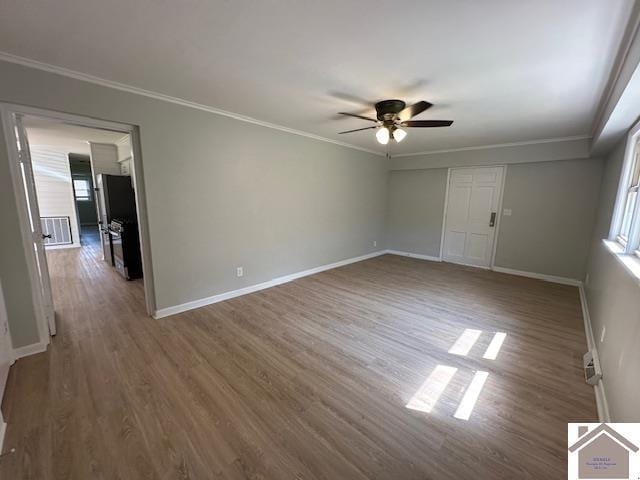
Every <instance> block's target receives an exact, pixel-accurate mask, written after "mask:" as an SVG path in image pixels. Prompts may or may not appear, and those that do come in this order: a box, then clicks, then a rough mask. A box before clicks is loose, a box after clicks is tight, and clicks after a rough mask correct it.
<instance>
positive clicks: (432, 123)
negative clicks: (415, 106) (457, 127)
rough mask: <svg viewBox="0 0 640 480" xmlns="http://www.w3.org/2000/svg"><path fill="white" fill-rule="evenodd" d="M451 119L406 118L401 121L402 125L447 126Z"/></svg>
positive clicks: (449, 124) (451, 121)
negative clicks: (404, 120)
mask: <svg viewBox="0 0 640 480" xmlns="http://www.w3.org/2000/svg"><path fill="white" fill-rule="evenodd" d="M452 123H453V120H407V121H406V122H401V123H400V125H402V126H403V127H449V126H451V124H452Z"/></svg>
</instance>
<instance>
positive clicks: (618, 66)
mask: <svg viewBox="0 0 640 480" xmlns="http://www.w3.org/2000/svg"><path fill="white" fill-rule="evenodd" d="M639 27H640V15H637V14H636V15H635V17H632V18H631V20H630V21H629V23H628V24H627V27H626V29H625V32H624V34H623V38H622V39H621V40H622V42H624V43H622V42H621V45H620V46H619V48H618V53H617V55H616V58H615V64H614V66H613V68H612V69H611V74H610V75H609V78H608V79H607V85H606V86H605V89H604V92H602V95H601V96H600V103H599V104H598V109H597V110H596V115H595V118H594V119H593V124H592V128H591V131H592V132H593V136H594V137H595V136H596V134H597V133H598V130H602V129H601V128H600V127H601V126H603V123H605V121H604V116H605V113H606V112H607V109H608V107H609V104H610V102H611V100H612V97H613V93H614V92H615V91H616V89H618V87H619V85H618V84H619V82H620V80H621V79H620V75H621V74H622V71H623V70H624V67H625V64H626V63H627V61H628V60H629V53H630V52H631V48H632V47H633V44H634V42H635V40H636V37H637V36H638V28H639ZM627 33H628V35H627ZM631 61H632V60H631ZM609 113H611V112H609Z"/></svg>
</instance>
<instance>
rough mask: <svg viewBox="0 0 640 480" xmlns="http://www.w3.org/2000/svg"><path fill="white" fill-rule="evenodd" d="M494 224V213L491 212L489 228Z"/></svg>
mask: <svg viewBox="0 0 640 480" xmlns="http://www.w3.org/2000/svg"><path fill="white" fill-rule="evenodd" d="M495 224H496V212H491V218H490V219H489V226H490V227H494V226H495Z"/></svg>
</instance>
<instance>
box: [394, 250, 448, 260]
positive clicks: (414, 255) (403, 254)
mask: <svg viewBox="0 0 640 480" xmlns="http://www.w3.org/2000/svg"><path fill="white" fill-rule="evenodd" d="M385 253H388V254H389V255H400V256H401V257H411V258H419V259H420V260H429V261H430V262H441V261H442V258H440V257H433V256H431V255H422V254H421V253H411V252H402V251H400V250H386V251H385Z"/></svg>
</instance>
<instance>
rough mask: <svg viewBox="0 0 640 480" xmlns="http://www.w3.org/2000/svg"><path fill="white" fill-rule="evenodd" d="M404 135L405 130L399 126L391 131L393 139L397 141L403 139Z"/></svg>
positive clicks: (405, 134)
mask: <svg viewBox="0 0 640 480" xmlns="http://www.w3.org/2000/svg"><path fill="white" fill-rule="evenodd" d="M406 136H407V132H405V131H404V130H402V129H401V128H396V129H395V130H394V131H393V139H394V140H395V141H396V142H398V143H400V142H401V141H402V140H404V137H406Z"/></svg>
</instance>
